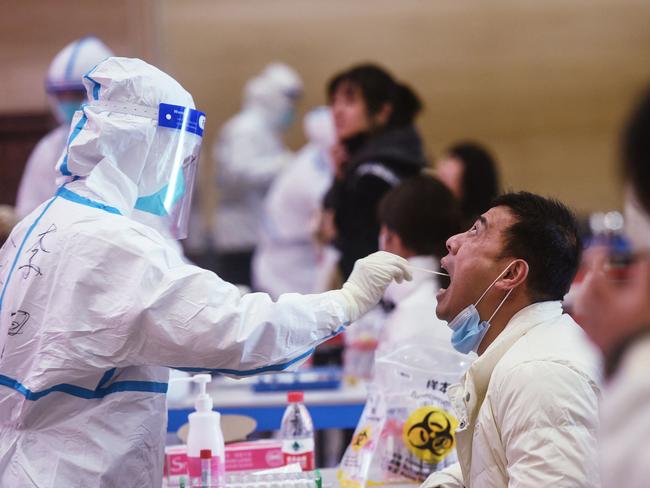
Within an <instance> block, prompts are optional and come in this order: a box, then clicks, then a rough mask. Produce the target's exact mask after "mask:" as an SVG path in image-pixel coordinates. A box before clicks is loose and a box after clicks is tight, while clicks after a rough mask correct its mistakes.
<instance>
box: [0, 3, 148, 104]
mask: <svg viewBox="0 0 650 488" xmlns="http://www.w3.org/2000/svg"><path fill="white" fill-rule="evenodd" d="M155 12H156V9H155V0H111V1H110V2H109V1H105V0H102V1H100V0H84V1H79V0H55V1H50V0H0V72H1V73H2V77H1V80H0V113H16V112H36V111H40V110H47V101H46V98H45V92H44V90H43V83H44V81H45V75H46V73H47V68H48V66H49V64H50V61H51V60H52V58H53V57H54V56H55V55H56V53H58V52H59V51H60V50H61V49H62V48H63V47H64V46H65V45H66V44H68V43H69V42H72V41H74V40H75V39H78V38H80V37H83V36H87V35H95V36H97V37H99V38H100V39H102V40H103V41H104V42H105V43H106V44H107V45H108V46H109V47H110V48H111V49H112V50H113V51H114V52H115V53H116V54H118V55H123V56H138V57H141V58H144V59H147V60H149V61H151V62H157V61H158V56H157V45H158V41H157V39H156V31H155V25H156V22H155V21H156V15H155Z"/></svg>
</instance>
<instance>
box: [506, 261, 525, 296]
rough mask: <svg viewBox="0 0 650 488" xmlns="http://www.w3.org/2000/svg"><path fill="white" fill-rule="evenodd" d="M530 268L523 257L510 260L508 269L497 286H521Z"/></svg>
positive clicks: (508, 288)
mask: <svg viewBox="0 0 650 488" xmlns="http://www.w3.org/2000/svg"><path fill="white" fill-rule="evenodd" d="M529 271H530V268H529V267H528V263H527V262H526V261H524V260H523V259H516V260H514V261H513V262H512V264H511V265H510V267H509V268H508V271H506V272H505V274H504V275H503V276H502V277H501V279H500V280H499V288H501V289H503V290H512V289H514V288H517V287H519V286H521V285H522V284H523V283H524V282H525V281H526V280H527V279H528V273H529Z"/></svg>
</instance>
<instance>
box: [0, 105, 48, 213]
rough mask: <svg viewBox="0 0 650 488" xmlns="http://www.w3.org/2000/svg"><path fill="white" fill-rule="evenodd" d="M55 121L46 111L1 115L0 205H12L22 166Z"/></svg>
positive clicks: (14, 201)
mask: <svg viewBox="0 0 650 488" xmlns="http://www.w3.org/2000/svg"><path fill="white" fill-rule="evenodd" d="M53 122H54V121H53V120H52V116H51V115H50V113H49V112H42V113H33V114H28V115H25V114H18V115H0V162H1V164H2V166H1V172H0V204H9V205H14V204H15V203H16V192H17V190H18V184H19V182H20V177H21V176H22V173H23V167H24V166H25V163H26V162H27V158H28V157H29V155H30V153H31V152H32V149H34V146H36V144H37V143H38V141H39V140H40V139H41V137H43V136H44V135H45V134H46V133H47V132H48V131H49V130H50V129H52V128H53V127H54V123H53Z"/></svg>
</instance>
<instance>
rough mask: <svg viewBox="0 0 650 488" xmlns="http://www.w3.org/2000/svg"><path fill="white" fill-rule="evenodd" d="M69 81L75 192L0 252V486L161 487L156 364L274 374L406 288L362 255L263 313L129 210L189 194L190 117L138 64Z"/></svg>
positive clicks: (59, 198) (172, 86)
mask: <svg viewBox="0 0 650 488" xmlns="http://www.w3.org/2000/svg"><path fill="white" fill-rule="evenodd" d="M84 83H85V85H86V87H87V90H88V99H89V103H88V105H86V106H84V108H83V110H82V111H79V112H77V114H76V115H75V118H74V120H73V128H72V130H71V132H70V137H69V143H68V148H67V151H66V153H65V156H64V157H63V158H62V159H61V161H60V162H59V164H58V167H59V168H60V170H61V172H62V173H63V174H70V175H72V176H73V177H74V178H75V181H72V182H70V183H68V184H67V185H66V186H64V187H62V188H61V189H59V190H58V192H57V194H56V196H55V197H54V198H52V199H50V200H49V201H47V202H44V203H43V204H42V205H41V206H40V207H38V208H37V209H36V210H35V211H34V212H32V213H31V214H30V215H29V216H28V217H26V218H25V219H24V220H22V221H21V222H19V223H18V224H17V226H16V227H15V228H14V230H13V231H12V233H11V235H10V238H9V240H8V241H7V243H6V244H5V245H4V246H3V247H2V249H1V250H0V286H1V292H0V351H1V352H0V486H2V487H5V486H6V487H10V486H11V487H13V486H16V487H19V486H20V487H22V486H36V487H48V488H59V487H64V486H65V487H84V488H86V487H91V486H92V487H117V486H119V487H144V486H146V487H158V486H161V478H162V460H163V457H162V454H163V447H164V434H165V430H166V428H165V427H166V418H165V412H166V405H165V392H166V390H167V381H168V377H169V369H168V368H167V367H168V366H171V367H178V368H188V370H189V371H204V370H208V371H214V372H222V373H224V374H228V375H233V376H242V375H244V376H245V375H252V374H257V373H261V372H265V371H279V370H283V369H285V368H287V367H289V366H291V365H294V364H299V363H300V361H301V360H303V359H304V358H306V357H307V356H309V354H310V353H311V351H312V350H313V347H314V346H315V345H317V344H319V343H320V342H322V341H323V340H325V339H327V338H329V337H331V336H332V335H334V334H336V332H337V331H339V330H340V329H341V328H342V326H343V325H345V324H346V323H348V322H349V321H351V320H354V319H355V318H356V317H357V316H358V315H359V314H361V313H363V312H364V311H365V310H367V309H368V308H370V307H371V306H372V305H374V302H375V301H378V300H379V297H380V296H381V294H382V293H383V290H384V288H385V287H386V286H387V285H388V283H389V282H390V281H391V279H392V278H393V277H395V278H396V279H401V278H403V277H406V278H408V272H407V271H405V269H404V264H405V262H404V261H403V260H402V259H401V258H399V257H397V256H393V255H389V254H388V253H383V254H375V255H373V256H370V257H368V258H366V259H365V260H361V261H360V262H359V265H358V268H357V270H356V271H357V277H356V278H354V277H351V279H350V281H349V282H348V283H346V285H344V288H343V289H342V290H336V291H332V292H329V293H326V294H323V295H308V296H302V295H296V294H294V295H284V296H283V297H281V298H280V299H279V300H278V301H277V302H273V301H272V300H271V299H270V297H269V296H268V295H265V294H250V295H247V296H244V297H241V296H240V293H239V290H238V289H237V288H236V287H235V286H233V285H231V284H229V283H226V282H224V281H223V280H221V279H220V278H219V277H218V276H216V275H215V274H214V273H212V272H209V271H206V270H203V269H200V268H198V267H195V266H192V265H189V264H186V263H184V262H183V261H182V259H181V257H180V256H179V254H178V253H177V252H176V251H175V250H174V249H173V248H172V247H171V246H170V245H169V241H168V240H167V239H165V238H164V237H162V236H161V235H160V234H159V233H158V232H157V231H155V230H154V229H153V228H151V227H149V226H147V225H145V224H142V223H140V222H138V221H136V220H134V217H136V216H137V214H136V212H135V211H134V210H133V209H134V207H136V206H137V207H139V208H140V209H141V210H143V212H144V211H146V212H149V213H151V214H152V215H153V214H155V213H156V212H159V215H160V218H161V219H163V220H165V219H167V220H169V222H170V223H173V222H175V220H173V219H172V217H173V215H175V209H176V208H177V207H176V206H173V205H167V199H168V198H172V197H173V199H175V201H179V202H180V201H184V200H183V199H184V196H185V194H186V193H191V188H190V187H191V180H190V178H189V175H190V174H191V171H189V172H186V170H188V169H192V168H193V167H194V166H193V165H194V164H195V163H196V162H197V161H198V152H197V149H198V147H200V136H201V133H202V128H203V125H204V120H205V119H204V118H201V117H202V115H201V113H200V112H197V111H195V110H192V109H191V108H192V107H193V106H194V102H193V100H192V97H191V96H190V94H189V93H187V92H186V91H185V90H184V89H183V88H182V87H181V86H180V85H179V84H178V83H177V82H176V81H174V80H173V79H172V78H170V77H169V76H167V75H166V74H165V73H163V72H162V71H159V70H157V69H156V68H154V67H153V66H150V65H148V64H146V63H144V62H143V61H140V60H137V59H126V58H109V59H108V60H106V61H104V62H102V63H100V64H99V65H98V66H97V67H96V68H95V69H94V70H92V71H91V72H90V73H88V74H87V75H85V78H84ZM163 102H164V103H163ZM165 104H174V105H173V106H171V107H172V108H174V109H175V110H177V111H176V112H174V114H175V115H177V117H176V118H174V116H172V115H171V114H170V112H169V111H168V110H167V109H168V108H169V107H170V105H167V106H165ZM152 114H155V115H154V116H152ZM156 115H157V116H156ZM167 115H170V117H169V123H171V124H172V125H165V124H167V123H168V122H165V121H164V120H163V119H164V118H165V117H166V116H167ZM194 117H196V118H194ZM188 119H189V120H190V121H192V120H195V121H196V124H188V125H175V124H176V123H177V122H178V121H181V120H182V121H183V124H184V123H185V121H186V120H188ZM170 127H172V128H170ZM173 127H185V128H186V130H185V129H183V128H181V129H180V130H177V129H174V128H173ZM199 128H200V129H201V130H199ZM181 161H182V162H183V163H182V166H179V165H178V163H179V162H181ZM181 170H182V171H181ZM179 181H180V182H182V184H178V182H179ZM174 182H176V183H174ZM157 188H159V189H158V190H157ZM168 189H172V190H173V191H172V192H170V191H166V192H163V191H162V190H168ZM177 190H182V191H177ZM181 193H183V194H181ZM161 195H163V196H164V199H161V198H158V197H159V196H161ZM162 206H164V209H166V211H165V212H163V210H162V209H163V207H162ZM182 208H185V209H187V208H188V207H187V205H185V204H183V206H182ZM140 213H142V212H140ZM179 215H180V214H179ZM353 275H354V273H353Z"/></svg>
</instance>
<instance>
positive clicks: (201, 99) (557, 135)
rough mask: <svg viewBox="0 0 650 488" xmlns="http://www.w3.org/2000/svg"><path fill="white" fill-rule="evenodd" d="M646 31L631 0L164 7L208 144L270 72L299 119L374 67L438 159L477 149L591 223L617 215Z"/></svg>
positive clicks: (235, 1) (202, 0) (381, 0)
mask: <svg viewBox="0 0 650 488" xmlns="http://www.w3.org/2000/svg"><path fill="white" fill-rule="evenodd" d="M649 25H650V3H649V2H647V1H629V0H625V1H610V0H608V1H604V0H594V1H591V0H589V1H586V0H583V1H580V0H550V1H548V0H547V1H544V2H538V1H532V0H530V1H522V0H497V1H490V2H486V1H482V0H474V1H457V0H436V1H428V2H426V1H421V0H401V1H395V0H372V1H370V0H368V1H356V2H352V1H349V0H328V1H306V0H274V1H269V0H245V1H241V0H221V1H212V0H187V1H174V0H168V1H165V2H163V4H162V9H161V31H162V34H161V53H162V55H163V58H164V59H165V63H167V67H168V69H170V70H171V71H172V72H174V73H175V75H176V76H177V77H178V78H179V79H182V80H183V82H184V84H185V85H186V86H187V87H188V88H189V89H190V90H191V91H192V93H194V94H195V97H196V101H197V104H199V105H200V106H201V107H203V109H205V110H207V111H208V113H209V118H208V129H209V130H208V136H207V141H206V142H212V138H213V137H214V134H215V130H216V129H217V128H218V127H219V125H221V124H222V123H223V121H224V120H225V119H226V118H227V117H228V116H229V115H230V114H232V113H233V112H235V111H236V110H237V108H238V106H239V98H240V90H241V86H242V84H243V83H244V81H245V80H246V78H247V77H249V76H251V75H252V74H253V73H255V72H256V71H257V70H259V69H260V68H261V67H262V66H263V65H264V64H265V63H266V62H268V61H269V60H274V59H279V60H283V61H286V62H288V63H290V64H292V65H293V66H295V67H296V69H298V71H300V73H302V75H303V76H304V79H305V82H306V89H307V93H306V99H305V103H304V104H303V108H308V107H310V106H312V105H314V104H318V103H323V102H324V97H323V87H324V83H325V82H326V80H327V79H328V78H329V77H330V76H331V75H332V74H333V73H334V72H335V71H337V70H339V69H341V68H343V67H346V66H347V65H349V64H351V63H354V62H358V61H361V60H375V61H379V62H381V63H383V64H385V65H386V66H387V67H389V68H390V69H391V70H392V71H393V72H394V73H395V74H396V75H397V76H398V77H401V78H402V79H404V80H407V81H409V82H410V83H411V84H412V85H413V86H414V87H415V88H416V89H417V90H418V91H419V93H420V94H421V96H422V98H423V99H424V101H425V103H426V105H427V111H426V113H425V114H424V116H423V117H422V118H421V120H420V127H421V129H422V132H423V135H424V137H425V139H426V144H427V147H428V150H429V152H430V154H434V155H435V154H439V153H440V151H441V150H442V149H443V148H444V147H445V146H446V145H448V144H449V143H451V142H453V141H455V140H457V139H462V138H468V137H469V138H476V139H479V140H481V141H484V142H486V143H488V144H489V145H490V146H491V147H492V148H493V150H494V152H495V153H496V154H497V155H498V157H499V159H500V162H501V164H502V168H503V175H504V182H505V185H506V186H507V187H511V188H525V189H529V190H533V191H537V192H541V193H545V194H552V195H556V196H558V197H560V198H562V199H564V200H566V201H567V202H569V203H571V204H572V205H574V206H575V207H577V208H578V209H580V210H583V211H585V210H591V209H597V208H609V207H614V206H616V205H618V204H619V191H618V184H617V181H616V175H615V172H614V171H613V166H612V162H613V160H614V158H615V140H616V134H617V132H618V127H619V125H620V123H621V120H622V117H623V116H624V114H625V112H626V110H627V109H628V107H629V104H630V103H631V101H632V100H633V97H634V96H635V95H636V94H638V92H639V90H640V89H641V87H642V86H643V85H644V84H645V83H648V82H650V63H649V62H648V59H650V28H649V27H648V26H649ZM296 133H297V131H296V132H294V133H293V134H292V137H291V141H292V142H293V143H294V144H296V143H297V142H298V141H299V138H298V137H297V135H296ZM205 147H206V149H207V146H205ZM205 152H207V151H204V154H205ZM209 169H210V168H207V167H204V171H206V172H207V171H208V170H209Z"/></svg>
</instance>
